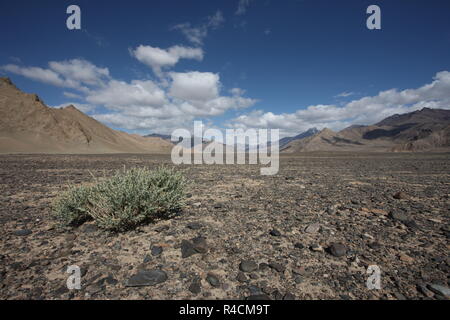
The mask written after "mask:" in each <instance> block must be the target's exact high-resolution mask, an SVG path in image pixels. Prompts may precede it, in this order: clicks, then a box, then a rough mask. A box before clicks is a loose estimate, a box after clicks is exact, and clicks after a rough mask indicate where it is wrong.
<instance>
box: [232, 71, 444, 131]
mask: <svg viewBox="0 0 450 320" xmlns="http://www.w3.org/2000/svg"><path fill="white" fill-rule="evenodd" d="M424 107H428V108H441V109H450V72H448V71H442V72H438V73H437V74H436V75H435V76H434V78H433V81H432V82H431V83H429V84H426V85H424V86H422V87H420V88H417V89H406V90H401V91H399V90H398V89H390V90H386V91H382V92H380V93H379V94H378V95H376V96H370V97H364V98H361V99H358V100H353V101H351V102H349V103H347V104H346V105H344V106H342V107H339V106H336V105H314V106H309V107H307V108H306V109H301V110H297V111H296V112H294V113H282V114H274V113H272V112H263V111H261V110H258V111H253V112H250V113H248V114H244V115H241V116H239V117H237V118H235V119H233V120H232V121H230V122H229V123H228V126H230V127H237V128H244V129H245V128H278V129H282V131H283V135H293V134H298V133H299V132H302V131H304V130H307V129H309V128H311V127H317V128H325V127H328V128H330V129H333V130H341V129H343V128H345V127H347V126H349V125H351V124H361V125H367V124H373V123H376V122H378V121H380V120H382V119H384V118H386V117H388V116H391V115H393V114H401V113H407V112H411V111H415V110H420V109H422V108H424Z"/></svg>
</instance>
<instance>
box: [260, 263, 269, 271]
mask: <svg viewBox="0 0 450 320" xmlns="http://www.w3.org/2000/svg"><path fill="white" fill-rule="evenodd" d="M268 268H270V267H269V265H268V264H267V263H265V262H261V263H260V264H259V270H264V269H268Z"/></svg>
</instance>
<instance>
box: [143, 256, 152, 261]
mask: <svg viewBox="0 0 450 320" xmlns="http://www.w3.org/2000/svg"><path fill="white" fill-rule="evenodd" d="M151 260H152V258H151V257H150V255H149V254H146V255H145V257H144V263H148V262H150V261H151Z"/></svg>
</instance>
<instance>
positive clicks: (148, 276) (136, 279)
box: [125, 269, 167, 287]
mask: <svg viewBox="0 0 450 320" xmlns="http://www.w3.org/2000/svg"><path fill="white" fill-rule="evenodd" d="M166 280H167V274H166V273H165V272H164V271H162V270H158V269H155V270H141V271H139V272H138V273H137V274H135V275H133V276H132V277H131V278H130V279H128V281H127V282H126V284H125V286H126V287H141V286H154V285H156V284H159V283H162V282H164V281H166Z"/></svg>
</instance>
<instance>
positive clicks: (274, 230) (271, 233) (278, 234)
mask: <svg viewBox="0 0 450 320" xmlns="http://www.w3.org/2000/svg"><path fill="white" fill-rule="evenodd" d="M270 235H271V236H274V237H280V236H281V232H280V231H278V230H277V229H273V230H271V231H270Z"/></svg>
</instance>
